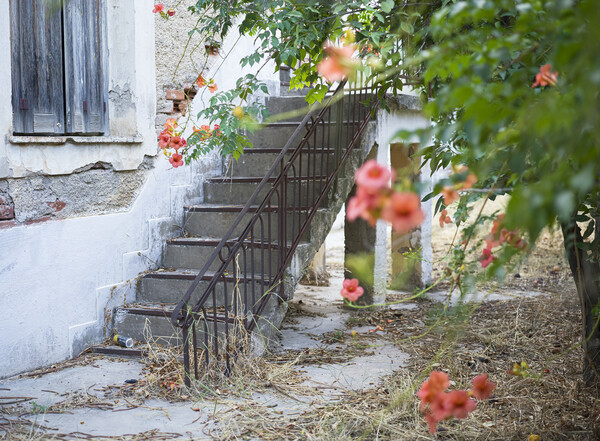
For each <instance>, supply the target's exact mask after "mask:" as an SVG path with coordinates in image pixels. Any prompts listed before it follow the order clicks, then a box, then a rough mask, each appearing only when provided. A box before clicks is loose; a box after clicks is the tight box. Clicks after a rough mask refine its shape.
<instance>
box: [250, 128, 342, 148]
mask: <svg viewBox="0 0 600 441" xmlns="http://www.w3.org/2000/svg"><path fill="white" fill-rule="evenodd" d="M297 128H298V123H297V122H278V123H273V124H269V125H267V126H265V127H263V128H261V129H260V130H257V131H255V132H254V133H250V132H248V133H247V135H248V138H249V139H250V141H251V142H252V145H253V148H272V147H279V148H283V147H284V146H285V145H286V143H287V142H288V140H289V139H290V138H291V136H292V135H293V133H294V131H295V130H296V129H297ZM305 135H306V129H302V131H301V132H300V134H299V135H298V137H297V138H296V139H295V140H294V143H293V144H292V145H291V147H292V148H295V147H297V146H298V145H299V144H300V141H301V140H302V138H303V137H304V136H305ZM331 136H333V134H332V135H331ZM332 142H333V138H331V137H330V138H327V133H326V131H324V130H323V127H322V126H319V127H318V128H317V129H316V130H315V132H314V134H313V135H311V138H310V143H311V145H312V147H329V144H331V143H332Z"/></svg>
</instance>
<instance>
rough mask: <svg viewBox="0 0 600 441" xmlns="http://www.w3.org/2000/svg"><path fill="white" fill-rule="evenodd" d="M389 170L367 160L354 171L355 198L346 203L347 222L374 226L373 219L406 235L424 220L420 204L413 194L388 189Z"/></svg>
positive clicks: (372, 160)
mask: <svg viewBox="0 0 600 441" xmlns="http://www.w3.org/2000/svg"><path fill="white" fill-rule="evenodd" d="M395 178H396V174H395V172H394V171H393V170H390V169H389V168H387V167H385V166H383V165H381V164H378V163H377V161H375V160H374V159H371V160H369V161H367V162H365V163H364V164H363V166H362V167H361V168H359V169H358V170H357V171H356V174H355V181H356V187H357V188H356V195H355V196H354V197H352V198H351V199H350V200H349V201H348V209H347V211H346V214H347V216H348V220H349V221H353V220H355V219H357V218H359V217H360V218H362V219H364V220H366V221H367V222H369V224H370V225H372V226H374V225H375V224H376V223H377V219H383V220H385V221H387V222H389V223H391V224H392V228H393V229H394V230H395V231H396V232H398V233H406V232H408V231H410V230H411V229H413V228H415V227H417V226H419V225H420V224H421V223H422V222H423V220H425V214H424V213H423V210H421V201H420V199H419V196H418V195H417V194H416V193H410V192H398V191H394V190H392V187H391V185H390V184H391V182H390V181H391V180H394V179H395Z"/></svg>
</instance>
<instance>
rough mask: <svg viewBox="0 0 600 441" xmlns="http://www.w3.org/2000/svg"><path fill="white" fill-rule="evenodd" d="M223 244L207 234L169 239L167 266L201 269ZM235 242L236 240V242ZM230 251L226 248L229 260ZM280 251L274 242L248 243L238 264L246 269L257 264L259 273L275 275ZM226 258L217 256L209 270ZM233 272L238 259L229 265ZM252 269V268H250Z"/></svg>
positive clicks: (225, 251) (239, 253) (240, 251)
mask: <svg viewBox="0 0 600 441" xmlns="http://www.w3.org/2000/svg"><path fill="white" fill-rule="evenodd" d="M218 244H219V239H213V238H206V237H187V238H180V239H172V240H170V241H168V242H167V246H166V253H165V259H164V266H165V267H167V268H192V269H197V270H200V269H202V267H203V266H204V265H205V263H206V262H207V261H208V259H209V258H210V256H211V255H212V253H213V251H214V250H215V247H216V246H217V245H218ZM232 244H233V243H232ZM226 253H227V250H226V249H223V256H222V257H223V258H224V259H225V258H226V257H227V256H226ZM279 261H280V250H279V247H278V246H277V245H276V244H274V245H271V246H270V247H267V246H266V245H262V244H261V243H259V242H255V243H251V242H250V241H246V242H245V246H244V247H242V248H241V249H240V250H239V252H238V258H237V262H238V266H239V268H240V271H241V272H242V273H243V272H246V271H245V269H244V268H245V267H246V265H247V266H248V268H250V266H251V265H254V267H253V268H254V271H253V272H255V273H257V272H258V273H262V274H274V271H275V270H276V269H277V267H278V266H279ZM221 264H222V261H221V259H219V258H216V259H215V260H214V261H213V262H212V264H211V265H210V267H209V270H211V271H216V270H218V269H219V267H220V266H221ZM227 270H228V273H229V274H234V262H232V263H231V264H230V267H228V268H227ZM248 272H250V271H248Z"/></svg>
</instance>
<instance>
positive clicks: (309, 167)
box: [223, 148, 335, 178]
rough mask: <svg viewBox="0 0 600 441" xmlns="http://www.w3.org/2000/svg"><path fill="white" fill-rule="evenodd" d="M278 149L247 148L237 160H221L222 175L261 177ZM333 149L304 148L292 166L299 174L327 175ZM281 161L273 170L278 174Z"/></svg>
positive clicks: (287, 156)
mask: <svg viewBox="0 0 600 441" xmlns="http://www.w3.org/2000/svg"><path fill="white" fill-rule="evenodd" d="M279 152H280V150H276V151H275V152H273V153H268V152H263V151H262V149H257V151H254V150H248V151H246V152H245V153H244V154H243V155H242V156H241V157H240V158H239V159H238V160H237V161H235V160H234V159H233V158H231V157H230V158H227V159H224V160H223V175H224V176H235V177H244V176H247V177H260V178H262V177H263V176H265V175H266V174H267V172H268V171H269V170H270V169H271V167H272V166H273V164H274V163H275V160H276V159H277V156H278V154H279ZM291 155H292V152H290V153H289V154H288V155H286V157H285V158H286V159H285V163H284V164H283V165H284V166H285V164H286V163H287V161H288V160H289V158H290V157H291ZM334 159H335V151H334V150H333V149H312V148H311V149H310V150H308V149H304V151H303V152H302V153H300V155H299V157H298V158H296V159H295V160H294V168H295V169H296V173H297V174H298V175H299V176H310V175H314V174H319V175H327V174H328V173H329V171H330V170H332V168H333V161H334ZM281 167H282V165H281V163H280V164H278V166H277V167H276V168H275V170H274V175H278V174H279V172H280V170H281Z"/></svg>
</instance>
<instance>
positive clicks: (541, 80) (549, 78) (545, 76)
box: [531, 64, 558, 87]
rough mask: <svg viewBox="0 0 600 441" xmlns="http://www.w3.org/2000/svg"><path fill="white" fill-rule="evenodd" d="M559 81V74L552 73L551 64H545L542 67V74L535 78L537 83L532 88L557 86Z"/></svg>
mask: <svg viewBox="0 0 600 441" xmlns="http://www.w3.org/2000/svg"><path fill="white" fill-rule="evenodd" d="M557 79H558V72H552V65H551V64H544V65H543V66H542V67H540V72H539V73H538V74H537V75H536V76H535V82H534V83H533V84H532V85H531V87H538V86H542V87H546V86H556V80H557Z"/></svg>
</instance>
